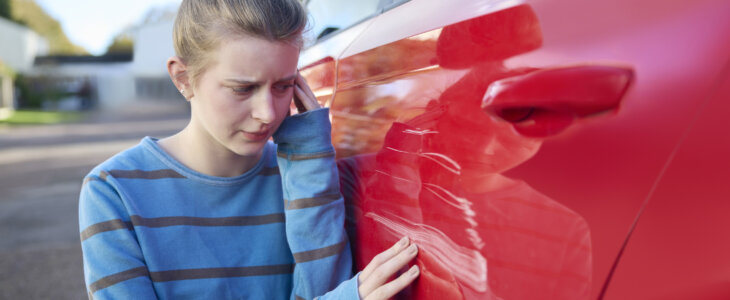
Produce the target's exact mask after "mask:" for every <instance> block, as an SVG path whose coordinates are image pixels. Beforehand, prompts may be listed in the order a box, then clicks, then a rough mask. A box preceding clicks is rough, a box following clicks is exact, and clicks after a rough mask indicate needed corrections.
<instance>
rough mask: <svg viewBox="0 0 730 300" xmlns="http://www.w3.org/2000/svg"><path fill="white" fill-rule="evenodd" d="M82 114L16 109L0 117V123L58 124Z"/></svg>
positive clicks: (75, 118)
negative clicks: (4, 116)
mask: <svg viewBox="0 0 730 300" xmlns="http://www.w3.org/2000/svg"><path fill="white" fill-rule="evenodd" d="M0 115H1V114H0ZM82 116H83V113H80V112H64V111H61V112H59V111H37V110H16V111H13V112H10V114H9V116H7V117H6V118H3V117H0V124H9V125H32V124H58V123H68V122H74V121H78V120H80V119H81V117H82Z"/></svg>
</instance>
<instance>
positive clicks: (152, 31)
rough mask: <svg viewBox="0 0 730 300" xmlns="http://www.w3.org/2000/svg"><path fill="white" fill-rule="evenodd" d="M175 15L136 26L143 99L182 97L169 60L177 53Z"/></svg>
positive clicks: (135, 69) (136, 62)
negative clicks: (169, 73) (174, 43)
mask: <svg viewBox="0 0 730 300" xmlns="http://www.w3.org/2000/svg"><path fill="white" fill-rule="evenodd" d="M173 23H174V20H173V19H172V18H163V19H160V20H157V21H155V22H150V23H146V24H143V25H140V26H139V27H137V30H136V32H135V39H134V62H133V63H132V73H133V74H134V77H135V86H136V88H137V89H136V95H137V97H139V98H140V99H182V98H181V96H180V95H179V92H178V91H177V89H176V88H175V85H173V84H172V81H171V80H170V76H169V75H168V73H167V65H166V64H167V59H168V58H170V57H172V56H174V55H175V49H174V47H173V45H172V27H173Z"/></svg>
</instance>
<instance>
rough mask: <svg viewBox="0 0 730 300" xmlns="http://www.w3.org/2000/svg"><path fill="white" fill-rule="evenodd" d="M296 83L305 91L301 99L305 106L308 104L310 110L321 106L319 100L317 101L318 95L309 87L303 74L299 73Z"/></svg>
mask: <svg viewBox="0 0 730 300" xmlns="http://www.w3.org/2000/svg"><path fill="white" fill-rule="evenodd" d="M295 83H296V86H298V87H299V88H300V89H301V90H302V92H303V94H302V96H301V100H302V103H303V104H304V106H306V107H307V109H308V110H313V109H317V108H319V107H320V105H319V102H317V96H315V95H314V92H312V89H310V88H309V85H308V84H307V81H306V79H304V77H303V76H302V75H301V74H299V73H297V77H296V82H295Z"/></svg>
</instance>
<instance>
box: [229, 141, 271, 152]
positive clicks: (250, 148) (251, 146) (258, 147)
mask: <svg viewBox="0 0 730 300" xmlns="http://www.w3.org/2000/svg"><path fill="white" fill-rule="evenodd" d="M267 141H268V140H263V141H260V142H239V143H237V144H236V145H232V147H228V149H229V150H231V152H233V153H236V154H237V155H239V156H259V155H260V154H261V153H262V152H263V151H264V146H266V142H267Z"/></svg>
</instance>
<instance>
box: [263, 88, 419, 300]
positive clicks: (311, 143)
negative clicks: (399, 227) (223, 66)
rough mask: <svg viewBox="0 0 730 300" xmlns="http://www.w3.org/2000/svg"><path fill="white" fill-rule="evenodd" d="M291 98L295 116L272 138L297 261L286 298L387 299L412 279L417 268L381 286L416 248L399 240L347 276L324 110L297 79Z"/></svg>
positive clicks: (341, 219)
mask: <svg viewBox="0 0 730 300" xmlns="http://www.w3.org/2000/svg"><path fill="white" fill-rule="evenodd" d="M294 100H295V104H296V106H297V108H298V110H299V112H300V113H299V114H297V115H294V116H291V117H288V118H287V119H286V120H285V121H284V122H282V124H281V126H280V127H279V130H278V131H277V132H276V133H275V134H274V142H275V143H277V145H278V148H277V160H278V164H279V168H280V173H281V177H282V186H283V189H284V198H285V214H286V231H287V240H288V242H289V246H290V248H291V250H292V253H293V254H294V259H295V261H296V266H295V269H294V290H293V292H292V297H291V298H292V299H300V298H303V299H312V298H314V297H316V296H320V295H322V296H321V297H320V298H321V299H326V298H331V299H360V298H363V299H386V298H389V297H391V296H392V295H394V294H395V293H397V292H398V291H400V290H402V289H403V288H404V287H405V286H407V285H408V284H410V283H411V282H412V281H413V279H415V278H416V277H417V275H418V268H417V267H414V268H412V269H411V270H410V271H409V272H406V273H404V274H403V275H401V276H400V277H399V278H398V279H396V280H393V281H392V282H390V283H388V282H386V281H387V279H389V278H390V277H391V276H392V275H393V274H395V273H396V272H397V271H398V270H399V269H401V268H402V267H404V266H405V265H406V264H407V263H408V262H409V261H410V260H412V259H413V258H414V257H415V255H416V253H417V251H418V250H417V247H416V246H415V245H411V246H410V247H409V245H410V242H409V241H408V239H404V240H403V241H401V242H400V243H398V244H396V245H395V246H393V248H391V249H389V250H386V251H385V252H383V253H381V254H380V255H378V256H376V258H374V259H373V261H372V262H371V263H370V264H369V265H368V266H367V267H366V268H365V270H363V272H361V273H359V274H358V275H356V276H355V277H352V278H351V276H352V274H351V270H352V257H351V253H350V244H349V240H348V238H347V235H346V233H345V228H344V217H345V210H344V201H343V198H342V195H341V194H340V187H339V179H338V173H337V166H336V164H335V151H334V147H332V142H331V124H330V122H329V110H328V109H321V108H320V106H319V104H318V103H317V101H316V98H315V97H314V94H313V93H312V92H311V90H310V89H309V87H308V86H307V84H306V82H304V79H303V78H302V77H301V76H298V78H297V84H296V88H295V97H294ZM340 283H342V284H340ZM338 285H339V286H338ZM335 287H336V288H335ZM327 292H329V293H327ZM325 293H327V294H325Z"/></svg>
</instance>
